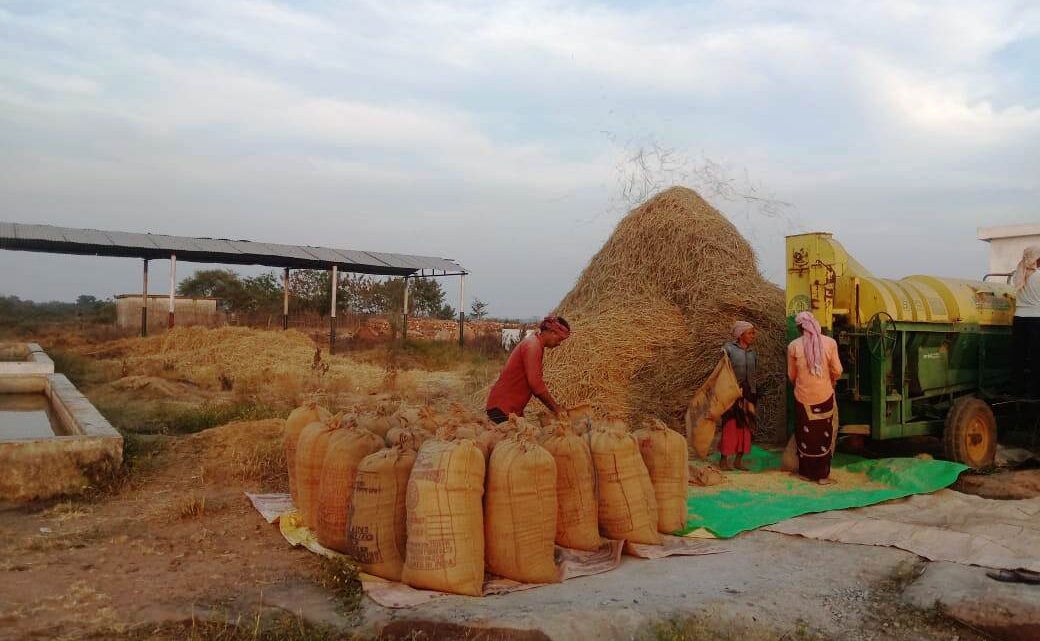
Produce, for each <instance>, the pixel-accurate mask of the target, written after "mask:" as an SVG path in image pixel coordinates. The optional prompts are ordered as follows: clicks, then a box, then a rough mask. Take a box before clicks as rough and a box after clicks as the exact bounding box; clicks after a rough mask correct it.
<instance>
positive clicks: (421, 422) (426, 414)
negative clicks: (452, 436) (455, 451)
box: [413, 405, 444, 434]
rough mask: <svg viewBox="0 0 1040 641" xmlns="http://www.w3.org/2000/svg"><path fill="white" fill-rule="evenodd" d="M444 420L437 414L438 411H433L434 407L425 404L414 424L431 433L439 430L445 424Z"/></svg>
mask: <svg viewBox="0 0 1040 641" xmlns="http://www.w3.org/2000/svg"><path fill="white" fill-rule="evenodd" d="M443 423H444V421H443V419H441V418H440V417H438V416H437V413H436V412H434V411H433V408H432V407H430V406H429V405H423V406H422V407H420V408H419V410H418V417H417V419H416V421H415V422H414V423H413V425H417V426H418V427H420V428H421V429H423V430H426V431H427V432H429V433H431V434H436V433H437V430H438V429H439V428H440V427H441V426H442V425H443Z"/></svg>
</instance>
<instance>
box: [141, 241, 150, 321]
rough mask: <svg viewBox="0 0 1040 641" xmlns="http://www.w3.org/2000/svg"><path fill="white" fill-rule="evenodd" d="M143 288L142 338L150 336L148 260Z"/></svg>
mask: <svg viewBox="0 0 1040 641" xmlns="http://www.w3.org/2000/svg"><path fill="white" fill-rule="evenodd" d="M142 283H143V286H142V288H141V336H147V335H148V259H147V258H145V259H144V271H143V272H142Z"/></svg>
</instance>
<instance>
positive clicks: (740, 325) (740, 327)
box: [733, 320, 754, 340]
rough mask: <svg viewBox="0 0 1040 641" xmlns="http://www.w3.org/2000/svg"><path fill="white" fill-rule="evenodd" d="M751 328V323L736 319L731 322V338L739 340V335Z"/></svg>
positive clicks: (752, 326)
mask: <svg viewBox="0 0 1040 641" xmlns="http://www.w3.org/2000/svg"><path fill="white" fill-rule="evenodd" d="M752 328H754V325H752V324H751V323H749V322H747V321H745V320H738V321H737V322H735V323H733V338H734V339H736V340H740V337H741V336H743V335H744V332H746V331H748V330H749V329H752Z"/></svg>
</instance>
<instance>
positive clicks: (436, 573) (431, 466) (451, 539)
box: [401, 439, 484, 596]
mask: <svg viewBox="0 0 1040 641" xmlns="http://www.w3.org/2000/svg"><path fill="white" fill-rule="evenodd" d="M483 496H484V455H483V454H482V453H481V451H480V448H478V447H477V446H476V444H475V443H473V441H469V440H462V441H445V440H441V439H431V440H428V441H426V442H425V443H423V446H422V448H420V449H419V454H418V456H417V457H416V459H415V466H414V467H413V468H412V474H411V477H410V478H409V479H408V504H407V514H408V544H407V553H406V555H405V565H404V570H403V572H402V573H401V580H402V581H404V582H405V583H407V584H408V585H410V586H412V587H415V588H426V589H430V590H440V591H443V592H453V593H455V594H468V595H471V596H480V595H481V593H482V592H483V587H484V510H483V503H482V498H483Z"/></svg>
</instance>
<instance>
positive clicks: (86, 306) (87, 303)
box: [76, 294, 98, 312]
mask: <svg viewBox="0 0 1040 641" xmlns="http://www.w3.org/2000/svg"><path fill="white" fill-rule="evenodd" d="M97 304H98V299H97V296H91V295H89V294H80V295H79V296H77V297H76V307H78V308H79V310H80V311H82V312H87V311H92V310H93V309H94V307H95V306H97Z"/></svg>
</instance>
